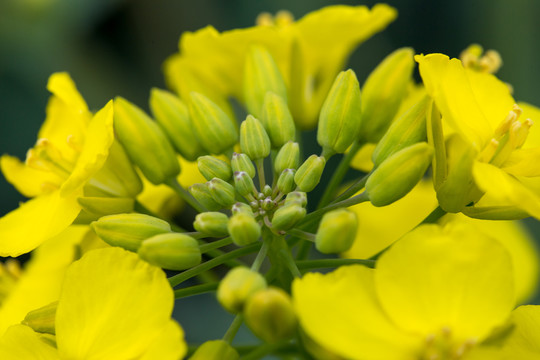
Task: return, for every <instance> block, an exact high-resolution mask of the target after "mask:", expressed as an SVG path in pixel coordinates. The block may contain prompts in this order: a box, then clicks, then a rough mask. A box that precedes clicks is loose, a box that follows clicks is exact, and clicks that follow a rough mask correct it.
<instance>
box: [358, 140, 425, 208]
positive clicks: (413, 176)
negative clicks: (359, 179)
mask: <svg viewBox="0 0 540 360" xmlns="http://www.w3.org/2000/svg"><path fill="white" fill-rule="evenodd" d="M432 157H433V148H432V147H431V146H430V145H428V144H427V143H425V142H421V143H418V144H415V145H412V146H409V147H406V148H405V149H402V150H400V151H398V152H396V153H395V154H393V155H392V156H390V157H389V158H387V159H386V160H385V161H383V163H382V164H381V165H379V167H378V168H377V169H376V170H375V171H374V172H373V173H372V174H371V176H370V177H369V178H368V180H367V182H366V192H367V194H368V196H369V200H370V201H371V203H372V204H373V205H374V206H386V205H390V204H391V203H393V202H394V201H397V200H399V199H401V198H402V197H403V196H405V195H407V193H408V192H409V191H411V190H412V188H413V187H414V186H415V185H416V184H417V183H418V181H420V179H421V178H422V176H423V175H424V173H425V172H426V170H427V168H428V166H429V165H430V164H431V160H432Z"/></svg>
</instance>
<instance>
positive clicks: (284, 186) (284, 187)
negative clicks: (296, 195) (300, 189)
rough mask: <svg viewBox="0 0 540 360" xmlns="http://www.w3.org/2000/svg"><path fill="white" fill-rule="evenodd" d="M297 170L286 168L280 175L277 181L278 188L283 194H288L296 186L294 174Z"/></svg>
mask: <svg viewBox="0 0 540 360" xmlns="http://www.w3.org/2000/svg"><path fill="white" fill-rule="evenodd" d="M295 172H296V170H294V169H285V170H283V172H282V173H281V175H279V178H278V181H277V188H278V190H279V191H280V192H281V193H282V194H288V193H290V192H291V191H293V190H294V188H295V186H296V185H295V183H294V174H295Z"/></svg>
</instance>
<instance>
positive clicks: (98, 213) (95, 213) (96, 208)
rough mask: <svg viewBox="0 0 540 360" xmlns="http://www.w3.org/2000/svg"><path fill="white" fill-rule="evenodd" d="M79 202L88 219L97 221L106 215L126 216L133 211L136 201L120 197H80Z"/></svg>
mask: <svg viewBox="0 0 540 360" xmlns="http://www.w3.org/2000/svg"><path fill="white" fill-rule="evenodd" d="M77 202H78V203H79V205H81V207H82V209H83V210H84V211H85V212H86V214H87V215H88V218H91V219H92V220H97V219H99V218H100V217H102V216H105V215H112V214H125V213H130V212H132V211H133V205H134V203H135V200H134V199H133V198H120V197H89V196H85V197H80V198H77Z"/></svg>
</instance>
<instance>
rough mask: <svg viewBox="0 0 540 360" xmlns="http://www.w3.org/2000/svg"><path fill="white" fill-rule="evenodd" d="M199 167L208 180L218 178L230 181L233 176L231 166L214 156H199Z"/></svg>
mask: <svg viewBox="0 0 540 360" xmlns="http://www.w3.org/2000/svg"><path fill="white" fill-rule="evenodd" d="M197 167H198V168H199V171H200V172H201V174H202V176H204V178H205V179H206V180H212V179H213V178H215V177H216V178H220V179H221V180H225V181H228V180H229V179H230V178H231V176H232V171H231V167H230V166H229V164H227V163H226V162H225V161H223V160H221V159H218V158H216V157H214V156H209V155H205V156H199V158H198V159H197Z"/></svg>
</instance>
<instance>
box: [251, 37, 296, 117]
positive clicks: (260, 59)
mask: <svg viewBox="0 0 540 360" xmlns="http://www.w3.org/2000/svg"><path fill="white" fill-rule="evenodd" d="M268 91H272V92H273V93H275V94H277V95H279V96H281V97H282V98H283V99H284V100H285V101H286V100H287V88H286V87H285V82H284V81H283V77H282V76H281V72H280V71H279V69H278V67H277V65H276V63H275V62H274V59H273V58H272V55H270V52H269V51H268V50H266V49H265V48H263V47H261V46H253V47H251V48H250V49H249V51H248V55H247V58H246V62H245V68H244V100H245V102H246V107H247V109H248V112H249V113H250V114H253V115H254V116H256V117H260V114H261V108H262V105H263V101H264V97H265V95H266V93H267V92H268Z"/></svg>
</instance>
